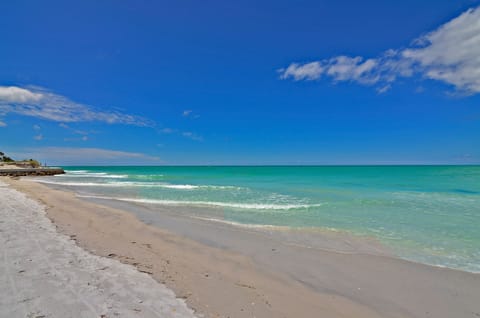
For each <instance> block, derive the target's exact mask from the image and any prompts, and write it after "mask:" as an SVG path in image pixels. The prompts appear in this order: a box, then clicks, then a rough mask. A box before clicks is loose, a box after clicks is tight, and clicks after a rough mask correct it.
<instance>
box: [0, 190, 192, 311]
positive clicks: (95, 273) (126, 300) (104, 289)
mask: <svg viewBox="0 0 480 318" xmlns="http://www.w3.org/2000/svg"><path fill="white" fill-rule="evenodd" d="M0 199H1V203H0V242H1V250H0V251H1V254H2V262H1V263H0V317H9V318H14V317H62V318H65V317H105V318H106V317H133V316H135V317H178V318H181V317H182V318H183V317H185V318H187V317H188V318H190V317H194V315H193V311H192V310H190V309H188V308H187V306H186V305H185V302H184V301H183V300H180V299H177V298H176V297H175V294H174V293H173V292H172V291H171V290H169V289H168V288H166V287H165V285H162V284H160V283H158V282H156V281H155V280H153V279H152V278H151V277H150V276H148V275H146V274H143V273H140V272H138V271H137V270H136V269H135V268H134V267H132V266H129V265H125V264H122V263H120V262H118V261H116V260H112V259H108V258H105V257H99V256H95V255H92V254H90V253H88V252H86V251H85V250H83V249H81V248H80V247H78V246H77V245H76V244H75V242H74V241H73V240H71V239H70V238H69V237H67V236H65V235H61V234H59V233H57V231H56V229H55V226H54V225H53V224H52V223H51V221H50V220H49V219H48V218H47V217H46V216H45V209H44V207H43V206H42V205H40V204H38V203H37V202H36V201H33V200H31V199H28V198H27V197H26V196H25V195H24V194H23V193H20V192H18V191H16V190H14V189H11V188H8V187H6V184H5V183H3V182H1V181H0Z"/></svg>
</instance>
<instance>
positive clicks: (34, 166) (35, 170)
mask: <svg viewBox="0 0 480 318" xmlns="http://www.w3.org/2000/svg"><path fill="white" fill-rule="evenodd" d="M64 173H65V171H64V170H63V169H61V168H50V167H46V166H42V165H41V164H40V162H38V161H37V160H35V159H25V160H14V159H12V158H10V157H9V156H7V155H6V154H5V153H3V152H2V151H0V176H9V177H23V176H53V175H56V174H64Z"/></svg>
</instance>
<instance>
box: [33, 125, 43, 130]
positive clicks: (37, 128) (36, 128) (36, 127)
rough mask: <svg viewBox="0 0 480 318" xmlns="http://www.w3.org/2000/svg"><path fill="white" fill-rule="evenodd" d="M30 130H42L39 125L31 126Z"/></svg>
mask: <svg viewBox="0 0 480 318" xmlns="http://www.w3.org/2000/svg"><path fill="white" fill-rule="evenodd" d="M32 128H33V130H40V129H42V128H41V127H40V126H39V125H33V126H32Z"/></svg>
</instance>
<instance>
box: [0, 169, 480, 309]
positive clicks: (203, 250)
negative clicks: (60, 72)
mask: <svg viewBox="0 0 480 318" xmlns="http://www.w3.org/2000/svg"><path fill="white" fill-rule="evenodd" d="M2 180H4V181H5V183H8V184H9V185H10V187H12V188H13V189H17V191H21V192H22V193H25V195H26V196H28V197H29V198H31V199H32V200H30V199H27V198H26V196H25V195H24V194H22V193H20V192H17V191H15V190H13V189H12V188H9V187H6V186H5V185H2V187H1V189H2V191H1V192H0V193H1V196H2V200H1V202H2V203H3V202H6V203H5V204H2V205H1V207H2V208H1V213H2V219H1V220H2V222H3V223H1V224H0V229H1V230H2V232H0V235H1V236H0V237H1V238H2V240H3V241H5V242H6V244H4V245H5V247H6V248H5V252H4V264H6V265H3V273H5V274H4V275H3V280H4V281H2V286H3V285H5V286H9V287H8V288H7V289H6V290H2V293H3V294H1V295H0V296H1V299H2V300H1V303H0V309H2V310H3V309H5V311H4V312H5V313H6V314H7V317H24V316H25V315H28V314H31V316H32V317H42V316H45V317H82V316H81V314H83V315H84V316H83V317H101V315H104V312H106V313H107V316H105V317H110V316H112V315H113V316H115V313H119V314H120V316H124V317H130V316H133V317H137V316H138V317H154V316H157V317H191V316H193V314H192V311H191V310H189V309H188V308H187V307H186V306H185V303H184V302H183V301H182V300H178V299H176V298H175V295H174V293H175V294H176V295H177V297H179V298H181V299H184V300H185V302H186V304H187V305H188V306H189V307H190V308H193V309H194V310H195V313H196V315H197V316H205V317H230V318H234V317H235V318H247V317H258V318H260V317H262V318H277V317H306V318H307V317H308V318H309V317H328V318H337V317H338V318H346V317H354V318H374V317H391V318H399V317H415V318H424V317H425V318H426V317H435V318H451V317H455V318H463V317H465V318H476V317H479V316H480V305H479V303H478V295H479V292H480V275H478V274H474V273H468V272H463V271H458V270H452V269H447V268H439V267H433V266H428V265H423V264H418V263H413V262H409V261H405V260H401V259H397V258H393V257H390V256H388V255H382V254H381V253H380V254H378V255H377V254H376V253H374V254H370V253H368V252H367V251H366V250H364V245H351V243H352V242H353V241H350V240H349V239H347V240H344V241H339V242H338V244H334V246H337V247H338V248H340V250H339V251H335V250H325V249H323V248H321V247H319V248H318V249H317V248H304V247H301V246H296V245H289V244H284V243H282V241H281V240H280V241H278V240H276V239H274V238H273V237H269V236H268V235H263V234H261V233H257V232H254V231H250V230H242V229H241V228H237V227H232V226H230V225H228V224H219V223H211V222H205V221H203V220H198V219H192V218H190V219H187V218H183V217H180V218H178V217H176V216H174V215H172V214H171V213H173V212H175V211H176V210H175V209H177V208H169V207H166V208H165V211H163V210H162V212H163V213H162V215H163V216H162V217H158V215H153V214H152V212H151V211H150V210H148V209H145V208H144V207H142V206H140V205H135V206H128V205H123V204H121V205H119V206H107V205H104V204H99V203H97V202H88V201H85V200H81V199H79V198H77V197H76V196H75V194H74V193H72V192H68V191H62V190H57V189H52V188H50V187H47V186H45V185H42V184H39V183H36V182H31V181H26V180H13V179H8V178H3V179H2ZM33 200H36V201H33ZM35 202H41V204H39V203H35ZM42 204H43V205H45V208H43V207H42ZM44 209H45V210H46V215H47V217H48V219H50V220H51V221H52V222H53V224H54V225H55V226H54V225H52V223H50V221H49V220H48V219H47V218H46V216H45V212H44ZM3 214H4V215H5V216H3ZM55 227H57V228H56V231H55ZM57 232H59V233H63V235H60V234H58V233H57ZM64 235H66V236H64ZM69 237H70V238H72V239H69ZM339 238H340V237H339ZM328 239H329V240H333V239H334V237H331V238H328ZM36 242H38V243H36ZM75 243H76V244H77V245H78V246H80V247H81V248H84V249H85V250H87V251H89V252H91V253H93V254H95V255H99V256H103V257H97V256H93V255H91V254H88V253H87V252H85V251H84V250H82V249H81V248H80V247H78V246H77V245H75ZM327 243H328V242H327ZM328 245H331V244H330V243H329V244H328ZM349 246H350V247H349ZM351 248H353V249H351ZM30 259H31V260H32V261H30ZM119 262H122V263H124V264H128V265H122V264H119ZM129 265H131V266H129ZM52 268H53V269H52ZM134 268H136V269H137V270H135V269H134ZM141 272H143V273H148V274H150V275H151V277H152V278H150V277H149V276H147V275H145V274H143V273H141ZM28 275H31V276H28ZM154 280H155V281H157V282H158V283H156V282H155V281H154ZM162 284H165V286H167V287H168V288H169V289H171V290H173V291H174V293H173V292H172V291H170V290H168V289H166V288H165V286H164V285H162ZM65 304H68V306H66V305H65ZM7 310H8V311H7ZM47 310H48V312H47ZM152 310H153V311H152ZM32 313H33V314H32ZM49 315H50V316H49ZM69 315H70V316H69ZM96 315H97V316H96ZM140 315H143V316H140Z"/></svg>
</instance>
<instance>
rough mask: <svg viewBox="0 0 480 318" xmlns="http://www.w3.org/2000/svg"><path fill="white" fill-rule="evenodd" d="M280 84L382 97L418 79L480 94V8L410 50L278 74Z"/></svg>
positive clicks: (318, 63)
mask: <svg viewBox="0 0 480 318" xmlns="http://www.w3.org/2000/svg"><path fill="white" fill-rule="evenodd" d="M279 72H280V78H282V79H288V78H292V79H293V80H295V81H299V80H317V79H320V78H322V77H329V78H331V79H332V80H333V81H335V82H339V81H352V82H357V83H359V84H363V85H378V86H379V87H380V88H377V91H379V92H380V93H382V92H385V91H386V90H388V89H389V88H390V83H392V82H394V81H395V80H396V79H397V78H398V77H411V76H413V75H415V74H418V75H419V76H421V77H423V78H426V79H431V80H438V81H442V82H444V83H447V84H450V85H452V86H453V87H454V88H455V89H456V90H457V91H459V92H462V93H466V94H475V93H479V92H480V7H478V8H475V9H469V10H467V11H465V12H464V13H462V14H461V15H460V16H458V17H456V18H455V19H453V20H451V21H449V22H447V23H445V24H443V25H442V26H440V27H439V28H437V29H436V30H434V31H433V32H430V33H427V34H426V35H424V36H421V37H420V38H418V39H416V40H415V41H414V42H413V44H412V46H411V47H409V48H406V49H401V50H387V51H386V52H384V53H383V54H381V55H379V56H378V57H376V58H370V59H365V58H363V57H359V56H357V57H348V56H337V57H333V58H330V59H324V60H320V61H314V62H309V63H303V64H302V63H292V64H290V66H288V67H287V68H284V69H280V70H279Z"/></svg>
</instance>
